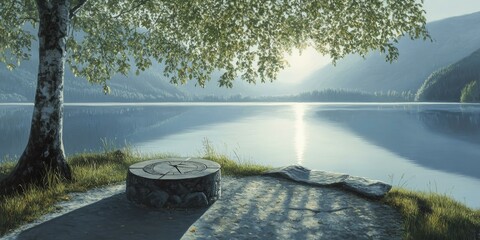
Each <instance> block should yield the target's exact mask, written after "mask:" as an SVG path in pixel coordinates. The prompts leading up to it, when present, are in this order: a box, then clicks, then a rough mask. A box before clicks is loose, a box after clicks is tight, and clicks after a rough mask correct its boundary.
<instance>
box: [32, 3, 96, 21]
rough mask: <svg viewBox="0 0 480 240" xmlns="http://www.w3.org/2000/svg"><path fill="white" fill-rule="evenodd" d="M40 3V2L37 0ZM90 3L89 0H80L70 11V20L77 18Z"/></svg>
mask: <svg viewBox="0 0 480 240" xmlns="http://www.w3.org/2000/svg"><path fill="white" fill-rule="evenodd" d="M37 1H38V0H37ZM87 2H88V0H80V1H79V2H78V4H77V5H75V6H74V7H73V8H72V9H71V10H70V19H72V18H73V17H75V15H77V12H78V11H80V9H82V7H83V6H85V4H86V3H87Z"/></svg>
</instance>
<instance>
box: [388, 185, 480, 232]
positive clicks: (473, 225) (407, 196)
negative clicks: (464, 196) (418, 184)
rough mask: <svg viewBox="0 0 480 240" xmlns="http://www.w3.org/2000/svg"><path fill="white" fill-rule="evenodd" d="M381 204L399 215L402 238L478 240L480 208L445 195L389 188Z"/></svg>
mask: <svg viewBox="0 0 480 240" xmlns="http://www.w3.org/2000/svg"><path fill="white" fill-rule="evenodd" d="M382 201H383V202H385V203H386V204H388V205H390V206H392V207H394V208H396V209H398V210H399V211H400V213H401V214H402V216H403V225H404V229H405V235H404V239H425V240H428V239H435V240H441V239H480V209H478V210H473V209H470V208H468V207H466V206H465V205H463V204H461V203H459V202H457V201H455V200H453V199H452V198H450V197H448V196H446V195H442V194H437V193H433V192H417V191H410V190H406V189H403V188H393V189H392V190H391V191H390V192H389V193H388V194H387V195H386V197H385V198H384V199H383V200H382Z"/></svg>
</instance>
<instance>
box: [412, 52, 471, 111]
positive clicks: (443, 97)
mask: <svg viewBox="0 0 480 240" xmlns="http://www.w3.org/2000/svg"><path fill="white" fill-rule="evenodd" d="M477 82H479V83H480V49H478V50H477V51H475V52H474V53H472V54H471V55H469V56H468V57H465V58H463V59H461V60H460V61H458V62H456V63H454V64H451V65H449V66H447V67H443V68H441V69H439V70H437V71H435V72H433V73H432V74H431V75H430V76H429V77H428V78H427V79H426V80H425V82H424V83H423V85H422V86H421V87H420V89H419V90H418V92H417V95H416V97H415V100H416V101H443V102H459V101H461V100H462V99H461V97H462V92H463V93H464V94H463V98H464V99H463V101H478V97H476V96H479V95H480V93H479V91H478V90H479V88H478V87H477V85H478V84H477ZM467 86H469V87H467ZM467 95H470V96H471V99H468V96H467Z"/></svg>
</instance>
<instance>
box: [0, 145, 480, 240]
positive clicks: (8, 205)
mask: <svg viewBox="0 0 480 240" xmlns="http://www.w3.org/2000/svg"><path fill="white" fill-rule="evenodd" d="M204 145H205V153H204V156H203V158H206V159H210V160H213V161H215V162H218V163H219V164H220V165H221V166H222V175H226V176H250V175H258V174H261V173H263V172H264V171H266V170H268V169H270V168H269V167H265V166H259V165H255V164H250V163H245V162H243V163H238V162H236V161H233V160H231V159H230V158H228V157H227V156H225V155H222V154H218V153H216V152H215V151H214V149H213V148H212V147H211V145H210V144H209V143H208V141H206V142H205V144H204ZM169 156H172V155H164V154H162V155H153V156H148V157H145V156H143V157H142V156H138V155H136V154H133V153H132V152H131V151H129V150H122V151H119V150H113V149H108V150H106V151H105V152H104V153H84V154H80V155H76V156H73V157H70V158H69V159H68V161H69V164H70V166H71V167H72V172H73V176H74V181H73V182H71V183H62V182H60V181H58V180H57V179H55V178H54V177H49V178H48V179H47V184H48V187H47V188H38V187H29V188H28V189H27V190H26V191H25V193H24V194H22V195H13V196H9V197H5V198H0V236H2V235H4V234H5V233H7V232H8V231H10V230H12V229H15V228H17V227H18V226H20V225H22V224H24V223H27V222H31V221H33V220H35V219H38V218H39V217H40V216H42V215H43V214H46V213H48V212H51V211H53V210H54V208H55V203H57V202H59V201H61V200H68V193H70V192H83V191H86V190H88V189H91V188H94V187H100V186H105V185H109V184H113V183H118V182H121V181H124V180H125V177H126V172H127V169H128V166H129V165H131V164H133V163H135V162H139V161H144V160H147V159H153V158H165V157H169ZM13 167H14V164H13V163H4V164H2V165H0V179H1V178H2V177H4V176H5V175H6V174H7V173H8V172H9V171H11V170H12V169H13ZM382 201H383V202H384V203H386V204H388V205H391V206H393V207H394V208H396V209H398V210H399V211H400V213H401V214H402V216H403V219H404V229H405V235H404V238H405V239H480V236H479V234H480V210H472V209H470V208H468V207H466V206H465V205H463V204H461V203H458V202H456V201H455V200H452V199H451V198H449V197H447V196H445V195H440V194H435V193H422V192H414V191H408V190H405V189H402V188H394V189H393V190H392V191H390V192H389V193H388V194H387V196H386V197H385V198H384V199H383V200H382Z"/></svg>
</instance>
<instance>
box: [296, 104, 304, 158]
mask: <svg viewBox="0 0 480 240" xmlns="http://www.w3.org/2000/svg"><path fill="white" fill-rule="evenodd" d="M293 110H294V112H295V128H294V131H295V138H294V140H293V143H294V145H295V155H296V157H297V159H296V160H297V164H298V165H302V164H303V156H304V155H305V148H306V146H305V143H306V136H305V122H304V120H303V118H304V116H305V110H306V105H304V104H294V105H293Z"/></svg>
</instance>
